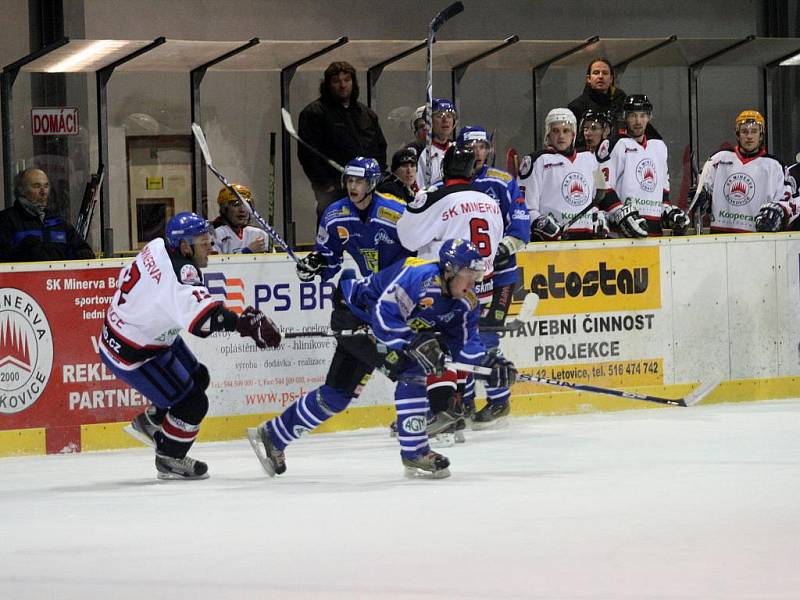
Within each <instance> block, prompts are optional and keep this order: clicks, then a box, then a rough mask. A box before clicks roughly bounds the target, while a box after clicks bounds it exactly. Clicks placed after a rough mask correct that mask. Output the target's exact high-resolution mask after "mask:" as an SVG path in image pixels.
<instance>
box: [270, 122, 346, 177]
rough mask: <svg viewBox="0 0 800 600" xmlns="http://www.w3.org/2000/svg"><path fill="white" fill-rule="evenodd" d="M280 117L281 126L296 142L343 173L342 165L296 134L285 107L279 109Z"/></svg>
mask: <svg viewBox="0 0 800 600" xmlns="http://www.w3.org/2000/svg"><path fill="white" fill-rule="evenodd" d="M281 118H282V119H283V126H284V128H285V129H286V132H287V133H288V134H289V135H290V136H292V137H293V138H294V139H296V140H297V143H298V144H302V145H303V146H305V147H306V148H307V149H308V150H310V151H311V152H312V153H313V154H316V155H317V156H318V157H319V158H321V159H322V160H324V161H325V162H326V163H328V164H329V165H330V166H332V167H333V168H334V169H336V170H337V171H339V173H344V167H343V166H342V165H340V164H339V163H337V162H336V161H334V160H331V159H330V158H328V157H327V156H325V155H324V154H323V153H322V152H320V151H319V150H317V149H316V148H314V146H312V145H311V144H309V143H308V142H307V141H305V140H304V139H303V138H301V137H300V136H299V135H298V133H297V130H296V129H295V128H294V124H293V123H292V115H290V114H289V111H288V110H286V109H285V108H282V109H281Z"/></svg>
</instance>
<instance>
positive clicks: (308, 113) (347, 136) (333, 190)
mask: <svg viewBox="0 0 800 600" xmlns="http://www.w3.org/2000/svg"><path fill="white" fill-rule="evenodd" d="M319 94H320V97H319V98H318V99H317V100H314V102H312V103H311V104H309V105H308V106H306V107H305V108H304V109H303V111H302V112H301V113H300V119H299V123H298V125H299V127H298V134H299V135H300V137H301V138H302V139H303V140H305V141H306V142H308V143H309V144H310V145H311V146H313V147H314V148H316V149H317V150H319V151H320V152H322V154H324V155H325V156H327V157H328V158H330V159H331V160H333V161H335V162H337V163H339V164H340V165H346V164H347V163H348V162H350V160H352V159H353V158H355V157H356V156H363V157H366V158H374V159H375V160H377V161H378V164H380V166H381V169H383V170H386V139H385V138H384V137H383V132H382V131H381V127H380V124H379V123H378V115H376V114H375V112H373V111H372V110H370V109H369V108H367V107H366V106H365V105H364V104H361V103H360V102H359V101H358V79H357V78H356V70H355V68H353V65H351V64H350V63H348V62H344V61H342V62H333V63H331V64H330V65H329V66H328V68H327V69H325V75H324V77H323V80H322V82H321V83H320V86H319ZM297 158H298V159H299V160H300V164H301V165H302V167H303V171H305V174H306V176H307V177H308V179H309V181H310V182H311V188H312V189H313V190H314V196H315V197H316V200H317V215H321V214H322V213H323V211H324V210H325V208H327V206H328V205H329V204H331V203H332V202H333V201H335V200H337V199H339V198H342V197H344V196H345V195H346V193H345V191H344V190H343V189H342V187H341V173H339V172H338V171H336V169H334V168H333V167H331V166H330V165H328V164H327V163H326V162H325V161H324V160H321V159H320V158H318V157H317V156H315V155H314V154H312V153H311V152H310V151H309V150H307V149H306V148H304V147H303V146H302V145H300V146H298V149H297Z"/></svg>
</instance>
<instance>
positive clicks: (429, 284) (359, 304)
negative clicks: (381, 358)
mask: <svg viewBox="0 0 800 600" xmlns="http://www.w3.org/2000/svg"><path fill="white" fill-rule="evenodd" d="M340 287H341V290H342V293H343V295H344V299H345V302H347V304H348V306H349V307H350V310H351V311H352V312H353V313H354V314H355V315H356V316H357V317H359V318H360V319H362V320H363V321H365V322H366V323H369V324H370V326H371V327H372V332H373V335H374V336H375V337H376V338H377V340H378V341H379V342H381V343H383V344H385V345H386V346H387V347H389V348H391V349H393V350H402V349H403V348H404V347H405V346H406V345H407V344H408V342H409V341H411V338H413V337H414V334H416V333H417V332H418V331H424V330H428V331H433V332H438V333H440V334H441V335H442V341H443V342H444V343H445V345H446V346H447V348H448V350H449V351H450V356H451V357H452V358H453V360H455V361H459V362H466V363H471V364H478V363H480V361H481V359H482V358H483V355H484V354H485V353H486V348H485V347H484V345H483V343H482V342H481V341H480V338H479V337H478V317H479V313H480V309H479V305H478V298H477V296H475V295H474V294H473V295H470V296H469V297H468V298H463V299H460V300H456V299H454V298H451V297H450V296H447V295H445V294H444V293H443V291H442V278H441V275H440V268H439V263H438V262H433V261H427V260H421V259H419V258H413V257H411V258H407V259H406V260H405V261H403V262H401V263H397V264H395V265H393V266H391V267H389V268H388V269H385V270H382V271H380V272H378V273H376V274H374V275H371V276H369V277H366V278H364V279H348V280H346V281H343V282H341V283H340Z"/></svg>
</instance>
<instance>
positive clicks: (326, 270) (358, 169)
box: [297, 156, 411, 281]
mask: <svg viewBox="0 0 800 600" xmlns="http://www.w3.org/2000/svg"><path fill="white" fill-rule="evenodd" d="M380 179H381V168H380V166H379V165H378V161H376V160H375V159H374V158H364V157H362V156H359V157H356V158H354V159H353V160H351V161H350V162H349V163H347V166H346V167H345V169H344V173H343V174H342V187H344V188H345V190H347V196H346V197H344V198H341V199H340V200H337V201H336V202H334V203H333V204H331V205H330V206H328V208H326V209H325V212H323V213H322V217H321V218H320V224H319V229H318V231H317V241H316V244H315V246H314V251H313V252H310V253H309V254H307V255H306V256H305V258H303V259H302V260H301V261H300V262H299V263H298V265H297V276H298V277H299V278H300V279H301V280H302V281H311V280H312V279H314V277H315V276H316V275H319V276H320V277H321V278H322V280H323V281H327V280H328V279H331V278H332V277H333V276H334V275H336V273H338V272H339V270H340V269H341V266H342V259H343V256H344V253H345V251H346V252H347V253H348V254H349V255H350V256H352V257H353V260H355V261H356V264H357V265H358V270H359V272H360V273H361V275H362V276H363V277H366V276H367V275H370V274H372V273H377V272H378V271H379V270H382V269H385V268H386V267H388V266H389V265H391V264H393V263H395V262H397V261H399V260H402V259H404V258H406V257H408V256H410V255H411V252H409V251H408V250H406V249H405V248H403V246H402V245H401V244H400V240H399V239H398V237H397V221H398V220H399V219H400V215H402V214H403V211H404V210H405V203H404V202H403V201H402V200H401V199H400V198H398V197H396V196H392V195H391V194H382V193H378V192H376V191H375V187H376V186H377V185H378V183H379V181H380Z"/></svg>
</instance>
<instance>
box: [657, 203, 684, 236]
mask: <svg viewBox="0 0 800 600" xmlns="http://www.w3.org/2000/svg"><path fill="white" fill-rule="evenodd" d="M661 227H662V228H664V229H671V230H672V235H686V228H687V227H689V215H687V214H686V213H685V212H683V211H682V210H681V209H680V208H678V207H677V206H673V205H672V204H665V205H664V211H663V212H662V213H661Z"/></svg>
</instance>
